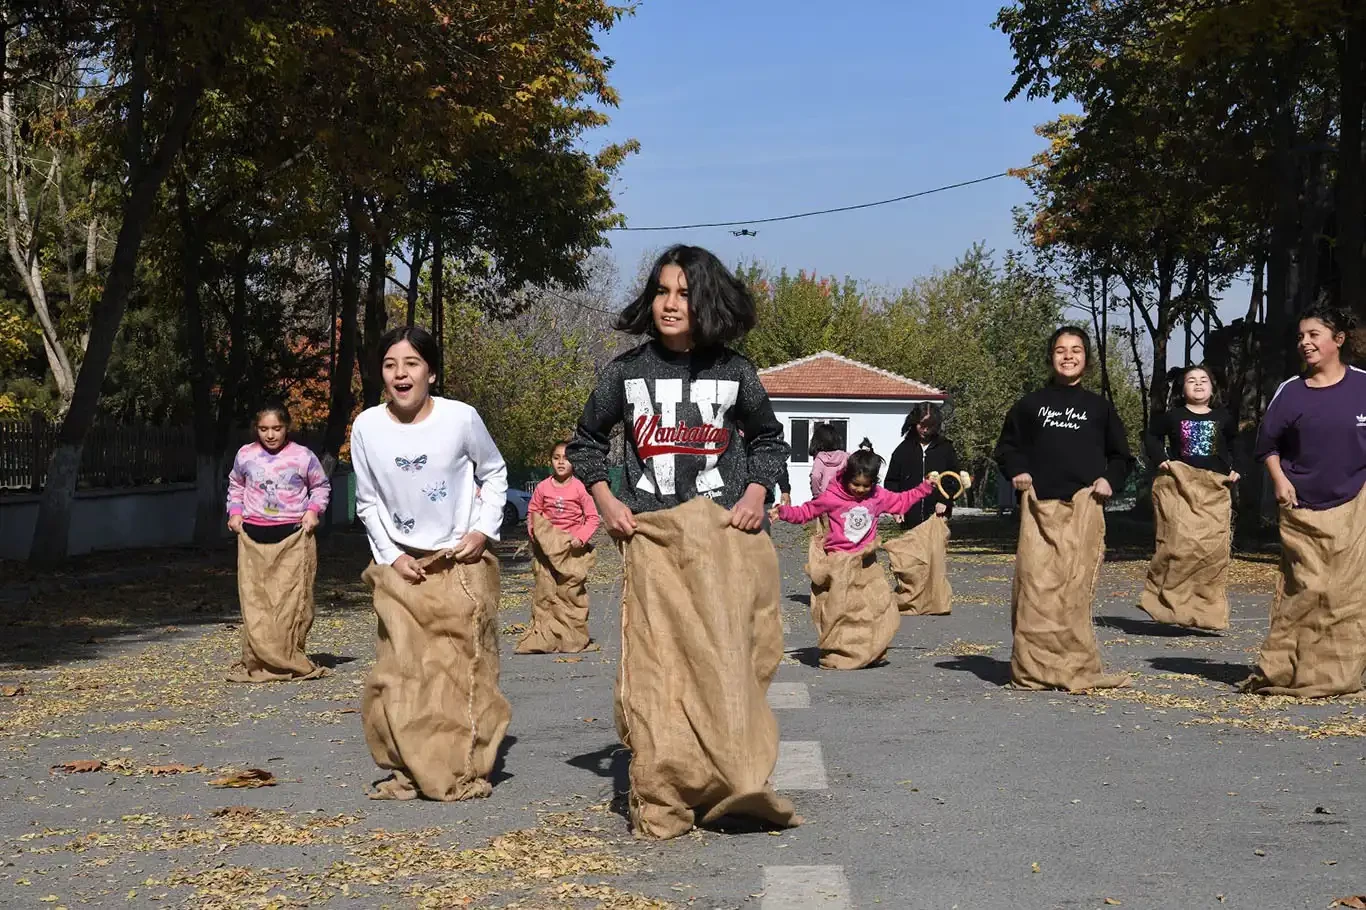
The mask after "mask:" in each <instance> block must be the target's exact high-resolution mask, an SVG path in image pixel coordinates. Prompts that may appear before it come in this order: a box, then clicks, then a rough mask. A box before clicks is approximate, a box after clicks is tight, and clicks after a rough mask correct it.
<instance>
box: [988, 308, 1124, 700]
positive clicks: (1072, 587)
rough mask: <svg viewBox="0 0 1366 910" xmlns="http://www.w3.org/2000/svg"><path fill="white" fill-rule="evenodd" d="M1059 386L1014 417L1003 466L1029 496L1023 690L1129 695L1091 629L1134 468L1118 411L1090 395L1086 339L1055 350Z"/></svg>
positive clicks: (1016, 669) (1002, 448) (1016, 606)
mask: <svg viewBox="0 0 1366 910" xmlns="http://www.w3.org/2000/svg"><path fill="white" fill-rule="evenodd" d="M1048 358H1049V366H1050V368H1051V369H1052V372H1053V380H1052V381H1051V382H1050V383H1049V384H1048V385H1046V386H1044V387H1043V388H1041V389H1039V390H1037V391H1034V392H1030V393H1029V394H1028V395H1025V396H1024V397H1023V398H1021V399H1020V400H1019V401H1018V402H1017V403H1016V404H1015V406H1014V407H1012V408H1011V409H1010V413H1009V414H1008V415H1007V416H1006V420H1005V426H1004V427H1003V428H1002V430H1001V437H1000V439H999V440H998V441H997V444H996V453H995V455H996V461H997V463H998V464H999V465H1000V466H1001V470H1002V471H1003V472H1004V473H1005V475H1006V476H1008V477H1010V478H1011V484H1012V486H1013V487H1014V488H1015V489H1016V490H1017V491H1019V493H1020V540H1019V544H1018V546H1017V548H1016V553H1015V584H1014V590H1013V593H1012V597H1011V627H1012V631H1013V633H1014V642H1013V647H1012V649H1011V655H1010V675H1011V682H1012V684H1013V685H1015V686H1017V687H1019V688H1025V689H1065V690H1067V691H1081V690H1085V689H1096V688H1104V687H1114V686H1120V685H1124V684H1125V683H1126V682H1127V677H1126V676H1124V675H1122V674H1118V675H1111V674H1106V673H1105V672H1104V670H1103V669H1102V667H1101V660H1100V647H1099V645H1098V644H1097V643H1096V633H1095V628H1094V626H1093V625H1092V620H1091V606H1092V600H1093V599H1094V596H1095V586H1096V578H1097V576H1098V575H1099V573H1100V566H1101V562H1102V561H1103V560H1104V559H1105V512H1104V505H1103V503H1104V502H1105V500H1107V499H1109V498H1110V497H1111V496H1113V495H1114V491H1115V490H1117V489H1119V488H1120V487H1122V486H1123V484H1124V480H1125V478H1126V477H1127V476H1128V473H1129V468H1130V464H1131V463H1132V459H1131V458H1130V456H1129V444H1128V441H1127V439H1126V436H1125V432H1124V424H1123V422H1121V420H1120V418H1119V414H1118V412H1116V411H1115V409H1114V406H1113V405H1111V404H1110V402H1109V401H1107V400H1106V399H1105V398H1103V397H1101V396H1100V395H1097V394H1096V393H1095V392H1091V391H1088V390H1086V389H1084V388H1082V386H1081V381H1082V377H1083V375H1084V374H1085V372H1086V368H1087V365H1088V364H1089V363H1090V360H1091V343H1090V337H1089V336H1088V335H1087V334H1086V331H1085V330H1084V329H1080V328H1077V327H1075V326H1063V327H1062V328H1060V329H1058V330H1057V331H1056V332H1054V333H1053V337H1052V338H1050V339H1049V343H1048Z"/></svg>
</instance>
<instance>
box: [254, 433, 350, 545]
mask: <svg viewBox="0 0 1366 910" xmlns="http://www.w3.org/2000/svg"><path fill="white" fill-rule="evenodd" d="M331 493H332V485H331V484H330V483H329V482H328V479H327V474H326V473H324V471H323V466H322V463H321V462H319V461H318V456H316V455H314V454H313V452H312V451H311V450H310V449H308V448H306V447H304V446H301V445H299V444H298V443H295V442H287V443H285V445H284V447H283V448H282V449H280V451H278V452H275V453H271V452H268V451H266V448H265V447H264V446H263V445H261V444H260V443H259V442H250V443H247V444H246V445H244V446H242V448H240V449H238V450H237V457H236V458H234V459H233V462H232V472H231V473H230V474H228V514H229V515H241V516H242V520H243V521H245V522H247V523H248V524H253V525H292V524H298V523H299V522H300V521H301V520H302V519H303V517H304V513H305V512H319V513H321V512H324V511H326V510H327V500H328V497H329V496H330V495H331Z"/></svg>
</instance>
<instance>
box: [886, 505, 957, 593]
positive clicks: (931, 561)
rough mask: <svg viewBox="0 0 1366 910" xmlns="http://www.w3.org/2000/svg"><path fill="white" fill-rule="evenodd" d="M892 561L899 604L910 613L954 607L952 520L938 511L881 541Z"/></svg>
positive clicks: (888, 557) (889, 559)
mask: <svg viewBox="0 0 1366 910" xmlns="http://www.w3.org/2000/svg"><path fill="white" fill-rule="evenodd" d="M882 549H884V550H886V551H887V560H888V561H889V562H890V563H891V564H892V575H893V576H894V577H895V578H896V589H895V590H894V591H893V592H892V595H893V597H894V598H895V602H896V608H897V610H899V611H900V612H901V613H903V614H905V615H907V616H947V615H948V614H949V613H950V612H952V610H953V588H952V587H950V586H949V567H948V558H949V523H948V521H947V520H946V519H944V518H941V517H939V516H938V515H936V516H934V517H933V518H929V519H926V520H925V521H922V522H921V523H920V524H918V525H916V526H915V527H914V528H912V529H911V530H909V531H907V532H906V533H905V534H902V535H901V536H900V537H898V538H897V539H896V540H893V541H890V542H888V543H885V544H883V545H882Z"/></svg>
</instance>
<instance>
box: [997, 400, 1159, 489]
mask: <svg viewBox="0 0 1366 910" xmlns="http://www.w3.org/2000/svg"><path fill="white" fill-rule="evenodd" d="M995 457H996V463H997V464H999V465H1000V466H1001V470H1002V471H1003V472H1004V473H1005V475H1006V476H1007V477H1015V476H1016V475H1018V474H1029V475H1030V476H1031V477H1033V478H1034V494H1035V495H1036V496H1038V497H1039V498H1040V499H1071V498H1072V497H1073V496H1074V495H1076V493H1077V491H1078V490H1080V489H1082V488H1083V487H1089V486H1090V485H1091V484H1093V483H1095V482H1096V481H1097V480H1098V479H1100V478H1101V477H1104V478H1105V479H1106V480H1108V481H1109V482H1110V486H1111V488H1113V489H1114V491H1115V493H1116V494H1118V493H1119V491H1120V490H1121V489H1123V487H1124V481H1125V479H1126V478H1127V477H1128V476H1129V470H1130V468H1131V467H1132V465H1133V458H1132V456H1131V455H1130V454H1129V442H1128V440H1127V439H1126V437H1125V433H1124V423H1123V421H1121V420H1120V418H1119V414H1118V413H1117V412H1116V411H1115V409H1114V406H1113V405H1111V404H1110V402H1108V401H1106V400H1105V398H1103V397H1102V396H1100V395H1097V394H1096V393H1095V392H1091V391H1088V390H1086V389H1083V388H1081V387H1080V386H1064V385H1057V384H1050V385H1046V386H1044V387H1043V388H1041V389H1038V390H1036V391H1033V392H1030V393H1029V394H1028V395H1025V396H1024V397H1023V398H1021V399H1020V400H1019V401H1018V402H1016V403H1015V406H1014V407H1013V408H1011V409H1010V413H1009V414H1007V415H1006V420H1005V426H1004V427H1002V429H1001V438H1000V440H998V441H997V443H996V453H995Z"/></svg>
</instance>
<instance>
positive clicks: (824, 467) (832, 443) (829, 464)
mask: <svg viewBox="0 0 1366 910" xmlns="http://www.w3.org/2000/svg"><path fill="white" fill-rule="evenodd" d="M809 451H810V453H811V498H812V499H815V498H816V497H818V496H820V495H821V494H822V493H824V492H825V488H826V487H828V486H830V482H831V481H832V480H835V479H836V478H838V477H839V476H840V471H843V470H844V463H845V462H847V461H848V460H849V453H848V452H846V451H844V441H843V440H842V439H840V437H839V436H837V435H836V434H835V428H834V427H832V426H831V425H830V424H829V423H828V422H822V423H818V424H816V428H815V429H814V430H812V431H811V448H810V449H809ZM875 479H876V478H875Z"/></svg>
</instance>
